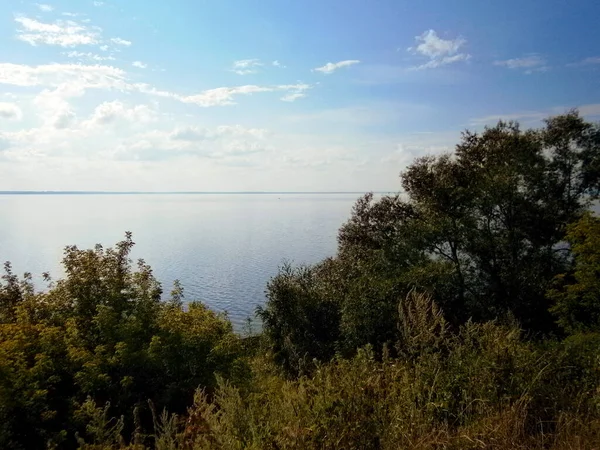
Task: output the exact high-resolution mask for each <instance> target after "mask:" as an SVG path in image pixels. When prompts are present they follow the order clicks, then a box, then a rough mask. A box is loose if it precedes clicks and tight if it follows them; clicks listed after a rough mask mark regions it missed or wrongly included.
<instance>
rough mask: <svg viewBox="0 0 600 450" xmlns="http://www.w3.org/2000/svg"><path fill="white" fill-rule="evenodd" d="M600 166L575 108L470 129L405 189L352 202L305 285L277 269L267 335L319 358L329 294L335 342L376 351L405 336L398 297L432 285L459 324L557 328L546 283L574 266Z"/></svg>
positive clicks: (597, 130)
mask: <svg viewBox="0 0 600 450" xmlns="http://www.w3.org/2000/svg"><path fill="white" fill-rule="evenodd" d="M599 167H600V127H599V126H598V125H597V124H592V123H589V122H586V121H584V120H583V119H582V118H581V117H580V116H579V114H578V113H577V112H576V111H572V112H569V113H567V114H564V115H561V116H557V117H552V118H549V119H547V120H546V121H545V125H544V127H542V128H540V129H533V130H522V129H521V128H520V127H519V125H518V124H517V123H514V122H509V123H506V122H499V123H498V124H497V125H496V126H494V127H490V128H485V129H484V130H483V131H482V132H481V133H474V132H469V131H466V132H464V133H463V135H462V139H461V142H460V143H459V144H458V145H457V146H456V151H455V152H454V154H444V155H439V156H427V157H423V158H419V159H417V160H416V161H415V162H414V163H413V164H411V165H410V166H409V167H408V168H407V169H406V170H405V171H404V172H403V173H402V174H401V181H402V187H403V190H404V192H403V193H402V194H399V195H393V196H383V197H382V198H380V199H375V198H374V196H373V195H372V194H368V195H366V196H364V197H363V198H361V199H359V200H358V201H357V203H356V205H355V207H354V209H353V212H352V216H351V218H350V219H349V220H348V222H347V223H346V224H344V225H343V226H342V228H341V229H340V231H339V234H338V244H339V245H338V253H337V256H336V257H335V258H333V259H331V260H330V261H328V263H327V264H326V265H325V266H326V267H327V270H323V268H324V267H325V266H324V265H319V266H317V267H316V268H314V269H310V271H309V273H310V274H311V275H310V280H311V283H310V286H308V287H307V288H305V289H304V290H303V291H302V292H304V294H302V295H299V292H298V291H297V290H290V289H287V290H285V289H279V286H280V284H281V283H282V282H283V281H285V284H286V285H295V284H299V283H301V280H302V279H303V277H305V275H304V273H302V274H300V273H293V271H290V270H289V269H287V271H285V272H282V273H281V274H280V276H278V277H276V278H275V279H274V280H273V282H272V283H271V285H270V286H269V289H268V302H267V306H266V310H267V311H270V315H269V316H268V317H265V318H266V319H268V320H266V321H265V331H266V334H267V335H268V336H270V337H271V339H272V341H273V345H275V347H276V348H283V347H284V343H285V346H287V347H288V348H294V349H296V351H298V352H299V353H300V354H303V355H306V356H308V357H309V358H313V357H314V358H321V357H322V356H323V352H321V351H319V350H317V349H319V348H320V347H319V345H321V343H322V341H320V340H319V335H323V336H324V334H323V333H314V332H313V331H311V330H312V329H313V327H315V326H317V324H318V323H319V321H318V318H317V316H319V315H320V312H319V311H320V308H321V307H323V305H324V304H325V303H323V302H326V304H327V305H328V307H329V308H331V309H332V312H331V316H332V317H336V320H334V321H331V324H332V326H334V325H335V324H338V325H337V326H338V329H337V330H336V331H335V332H334V331H329V332H328V334H327V335H326V339H327V340H328V341H327V342H328V343H327V348H328V349H330V348H332V347H333V348H336V349H337V350H338V351H341V352H342V354H349V353H352V352H354V351H355V349H356V348H357V347H360V346H362V345H365V344H372V345H373V346H374V348H375V350H376V351H379V349H381V348H382V346H383V344H385V343H390V342H394V341H397V340H398V339H399V338H400V336H399V335H398V330H397V329H396V326H395V324H396V323H397V321H398V318H399V317H398V303H399V300H400V299H401V298H404V297H405V296H406V294H407V293H408V292H409V291H410V290H411V289H415V288H416V289H418V290H419V291H423V292H428V293H429V294H431V295H432V297H433V299H434V300H435V302H436V304H438V305H439V306H440V308H441V309H442V311H443V312H444V316H445V317H446V319H447V320H448V322H449V326H452V327H454V328H456V327H458V326H460V325H461V324H464V323H465V322H466V321H468V320H470V319H472V320H474V321H479V322H484V321H488V320H492V319H496V318H501V319H502V320H505V321H506V322H507V323H509V322H512V321H513V319H516V320H517V321H518V322H519V323H520V324H521V326H523V327H524V329H525V330H527V331H528V332H532V333H535V334H539V333H552V332H555V331H557V328H556V325H555V320H554V318H553V317H552V315H551V313H550V312H549V309H550V307H551V306H552V301H553V300H552V299H551V298H549V297H548V296H547V295H546V293H547V290H548V288H549V286H550V283H551V282H552V280H553V278H554V277H555V276H556V275H557V274H560V273H564V272H565V271H566V270H567V268H568V266H569V261H570V251H569V249H568V248H565V246H564V245H561V243H562V242H563V240H564V239H565V233H566V229H567V225H568V224H569V223H572V222H574V221H576V220H578V219H579V218H580V217H581V216H582V214H583V213H584V212H585V211H586V210H587V209H588V208H589V206H590V204H591V202H592V201H593V200H594V199H596V198H598V194H599V186H600V177H599V175H600V170H598V168H599ZM304 285H305V286H306V283H304ZM313 286H314V287H316V286H319V287H318V289H316V288H315V289H313ZM308 293H310V295H309V294H308ZM323 293H326V294H323ZM313 294H314V295H313ZM275 305H288V307H283V306H277V307H275ZM291 305H294V307H293V308H292V307H291ZM309 305H310V306H309ZM298 311H303V313H302V314H298ZM309 311H310V313H309ZM304 313H306V314H304ZM303 314H304V315H303ZM298 317H302V321H301V322H302V323H300V322H299V319H298ZM291 323H293V324H294V326H292V327H287V326H284V324H291ZM298 327H300V328H298ZM331 339H337V342H335V343H333V344H332V343H331V342H330V340H331ZM330 353H331V352H328V353H327V354H330Z"/></svg>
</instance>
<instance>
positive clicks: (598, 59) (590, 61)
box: [567, 56, 600, 67]
mask: <svg viewBox="0 0 600 450" xmlns="http://www.w3.org/2000/svg"><path fill="white" fill-rule="evenodd" d="M594 64H600V56H590V57H588V58H584V59H582V60H581V61H579V62H575V63H570V64H567V66H570V67H573V66H592V65H594Z"/></svg>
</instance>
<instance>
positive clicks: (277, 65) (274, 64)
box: [271, 60, 286, 69]
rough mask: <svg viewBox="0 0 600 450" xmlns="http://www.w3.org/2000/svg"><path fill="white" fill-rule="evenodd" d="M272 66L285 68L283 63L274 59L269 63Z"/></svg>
mask: <svg viewBox="0 0 600 450" xmlns="http://www.w3.org/2000/svg"><path fill="white" fill-rule="evenodd" d="M271 64H272V65H273V66H275V67H280V68H281V69H285V68H286V66H284V65H283V64H281V63H280V62H279V61H277V60H275V61H273V62H272V63H271Z"/></svg>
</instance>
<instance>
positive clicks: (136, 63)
mask: <svg viewBox="0 0 600 450" xmlns="http://www.w3.org/2000/svg"><path fill="white" fill-rule="evenodd" d="M131 65H132V66H133V67H137V68H138V69H145V68H147V67H148V64H145V63H143V62H142V61H134V62H133V63H131Z"/></svg>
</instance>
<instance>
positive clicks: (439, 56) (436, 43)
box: [407, 30, 471, 70]
mask: <svg viewBox="0 0 600 450" xmlns="http://www.w3.org/2000/svg"><path fill="white" fill-rule="evenodd" d="M415 41H416V43H417V44H416V45H415V46H414V47H409V48H408V49H407V51H408V52H410V53H413V54H415V55H419V56H423V57H426V58H428V59H429V61H427V62H426V63H424V64H421V65H418V66H414V67H411V69H413V70H421V69H434V68H436V67H440V66H445V65H448V64H453V63H456V62H459V61H467V60H468V59H470V58H471V55H469V54H468V53H460V52H459V50H460V49H461V48H462V47H463V46H464V45H465V44H466V43H467V41H466V39H464V38H461V37H457V38H456V39H442V38H440V37H439V36H438V35H437V33H436V32H435V31H434V30H427V31H425V32H424V33H423V34H421V35H420V36H416V37H415Z"/></svg>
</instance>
